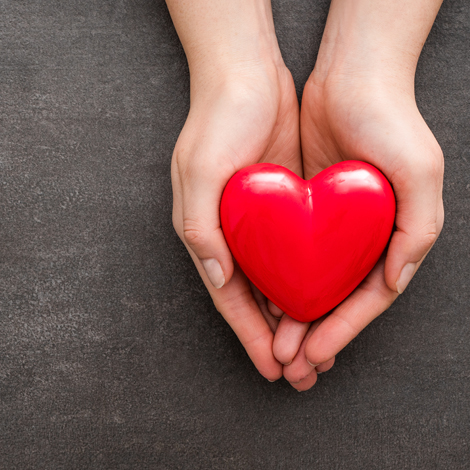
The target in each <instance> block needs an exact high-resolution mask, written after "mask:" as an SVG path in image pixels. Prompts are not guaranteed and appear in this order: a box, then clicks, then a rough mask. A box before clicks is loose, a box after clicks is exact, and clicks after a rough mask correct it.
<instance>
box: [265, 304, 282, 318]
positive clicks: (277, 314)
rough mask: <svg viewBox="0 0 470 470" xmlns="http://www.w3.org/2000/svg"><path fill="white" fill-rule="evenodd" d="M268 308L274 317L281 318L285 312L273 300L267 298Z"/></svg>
mask: <svg viewBox="0 0 470 470" xmlns="http://www.w3.org/2000/svg"><path fill="white" fill-rule="evenodd" d="M267 305H268V310H269V312H270V313H271V315H273V316H274V317H277V318H279V319H280V318H281V317H282V315H284V312H283V311H282V310H281V309H280V308H279V307H278V306H277V305H276V304H274V303H273V302H272V301H271V300H269V299H267Z"/></svg>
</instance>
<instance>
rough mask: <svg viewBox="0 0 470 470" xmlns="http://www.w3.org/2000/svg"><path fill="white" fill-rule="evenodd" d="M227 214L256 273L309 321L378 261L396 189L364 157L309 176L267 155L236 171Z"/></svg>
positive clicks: (230, 236)
mask: <svg viewBox="0 0 470 470" xmlns="http://www.w3.org/2000/svg"><path fill="white" fill-rule="evenodd" d="M220 216H221V223H222V230H223V232H224V235H225V238H226V240H227V243H228V246H229V248H230V250H231V252H232V254H233V256H234V258H235V259H236V261H237V262H238V264H239V265H240V267H241V269H242V270H243V271H244V273H245V274H246V275H247V276H248V278H249V279H250V280H251V281H252V282H253V284H254V285H255V286H256V287H258V289H259V290H260V291H261V292H262V293H263V294H264V295H265V296H266V297H267V298H268V299H270V300H272V301H273V302H274V303H275V304H276V305H277V306H278V307H279V308H281V309H282V310H283V311H284V312H285V313H287V314H288V315H290V316H291V317H292V318H295V319H296V320H299V321H303V322H307V321H313V320H315V319H317V318H319V317H321V316H322V315H324V314H325V313H327V312H328V311H330V310H331V309H332V308H334V307H336V306H337V305H338V304H339V303H340V302H342V301H343V300H344V299H345V298H346V297H347V296H348V295H349V294H350V293H351V292H352V291H353V290H354V289H355V288H356V287H357V285H358V284H359V283H360V282H361V281H362V280H363V279H364V278H365V277H366V275H367V274H368V273H369V272H370V270H371V269H372V268H373V267H374V265H375V264H376V263H377V261H378V259H379V258H380V255H381V254H382V252H383V251H384V249H385V247H386V245H387V242H388V240H389V238H390V234H391V232H392V228H393V222H394V219H395V196H394V194H393V190H392V188H391V186H390V183H389V182H388V181H387V179H386V178H385V177H384V175H383V174H382V173H381V172H380V171H378V170H377V169H376V168H375V167H373V166H372V165H369V164H367V163H364V162H359V161H354V160H349V161H344V162H341V163H337V164H336V165H333V166H331V167H329V168H327V169H326V170H324V171H322V172H321V173H319V174H318V175H316V176H315V177H314V178H312V179H311V180H309V181H305V180H303V179H302V178H299V177H298V176H297V175H295V174H294V173H292V172H291V171H289V170H287V169H286V168H284V167H282V166H279V165H273V164H270V163H260V164H257V165H252V166H249V167H247V168H244V169H243V170H240V171H239V172H238V173H236V174H235V175H234V176H233V177H232V178H231V179H230V181H229V182H228V184H227V186H226V187H225V190H224V193H223V196H222V202H221V206H220Z"/></svg>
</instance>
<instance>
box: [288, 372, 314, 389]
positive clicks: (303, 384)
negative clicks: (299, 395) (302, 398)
mask: <svg viewBox="0 0 470 470" xmlns="http://www.w3.org/2000/svg"><path fill="white" fill-rule="evenodd" d="M317 378H318V374H317V372H316V371H315V370H313V371H312V372H310V374H309V375H307V377H305V378H304V379H303V380H301V381H300V382H299V383H291V385H292V387H294V388H295V389H296V390H297V391H298V392H306V391H307V390H310V389H311V388H312V387H313V386H314V385H315V384H316V383H317Z"/></svg>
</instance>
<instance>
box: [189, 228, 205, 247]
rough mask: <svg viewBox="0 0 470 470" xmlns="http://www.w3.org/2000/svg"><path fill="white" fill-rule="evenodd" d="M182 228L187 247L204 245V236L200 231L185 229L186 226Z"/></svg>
mask: <svg viewBox="0 0 470 470" xmlns="http://www.w3.org/2000/svg"><path fill="white" fill-rule="evenodd" d="M183 227H184V228H183V237H184V240H185V242H186V243H187V244H188V245H189V246H191V247H196V246H201V245H205V242H206V235H205V233H204V232H203V231H202V230H199V229H197V228H193V227H187V226H186V225H183Z"/></svg>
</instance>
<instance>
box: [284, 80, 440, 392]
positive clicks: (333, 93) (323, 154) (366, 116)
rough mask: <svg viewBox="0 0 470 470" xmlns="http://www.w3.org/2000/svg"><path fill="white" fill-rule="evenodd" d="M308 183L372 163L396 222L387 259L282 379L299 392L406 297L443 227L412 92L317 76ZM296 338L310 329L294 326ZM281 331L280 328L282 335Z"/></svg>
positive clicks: (309, 118) (436, 173)
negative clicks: (338, 168)
mask: <svg viewBox="0 0 470 470" xmlns="http://www.w3.org/2000/svg"><path fill="white" fill-rule="evenodd" d="M301 142H302V158H303V168H304V177H305V179H310V178H312V177H313V176H315V175H316V174H317V173H318V172H320V171H321V170H323V169H325V168H326V167H328V166H330V165H332V164H334V163H337V162H339V161H342V160H348V159H354V160H361V161H365V162H368V163H370V164H372V165H374V166H376V167H377V168H378V169H379V170H381V171H382V172H383V173H384V175H385V176H386V177H387V178H388V180H389V181H390V183H391V184H392V186H393V189H394V192H395V196H396V201H397V214H396V220H395V230H394V232H393V234H392V238H391V241H390V245H389V247H388V251H387V252H386V254H384V256H382V258H381V259H380V260H379V262H378V264H377V265H376V266H375V268H374V269H373V270H372V271H371V273H370V274H369V275H368V276H367V277H366V279H365V280H364V281H363V282H362V283H361V284H360V285H359V286H358V288H357V289H356V290H355V291H354V292H353V293H352V294H351V295H350V296H349V297H348V298H347V299H346V300H344V301H343V302H342V303H341V304H340V305H339V306H338V307H336V308H335V309H334V310H333V311H332V312H331V313H330V314H329V315H328V316H326V317H325V318H323V319H320V320H319V321H317V322H315V323H313V324H312V325H311V326H310V328H309V330H308V331H307V333H306V335H305V337H304V339H303V341H302V343H301V346H300V348H299V351H298V353H297V354H296V356H295V359H294V360H293V363H292V364H291V365H289V366H286V367H284V376H285V377H286V378H287V380H289V381H290V382H291V383H292V384H293V386H294V387H295V388H297V389H298V390H306V389H308V388H310V387H311V386H312V385H313V384H314V383H315V381H316V371H315V367H316V368H317V370H322V369H323V368H329V367H331V365H332V364H333V360H334V356H335V355H336V354H337V353H338V352H339V351H340V350H341V349H343V348H344V347H345V346H346V345H347V344H348V343H349V342H350V341H351V340H352V339H353V338H354V337H355V336H356V335H357V334H358V333H359V332H360V331H362V330H363V329H364V328H365V327H366V326H367V325H368V324H369V323H370V322H371V321H372V320H373V319H375V318H376V317H377V316H379V315H380V314H381V313H382V312H383V311H385V310H386V309H387V308H388V307H389V306H390V305H391V304H392V303H393V301H394V300H395V299H396V298H397V296H398V295H399V294H401V293H402V292H403V291H404V290H405V288H406V286H407V285H408V283H409V282H410V280H411V278H412V277H413V276H414V274H415V272H416V270H417V269H418V267H419V266H420V264H421V263H422V262H423V259H424V257H425V256H426V254H427V253H428V252H429V250H430V249H431V247H432V246H433V244H434V242H435V241H436V239H437V237H438V235H439V233H440V231H441V229H442V225H443V221H444V210H443V203H442V184H443V168H444V166H443V156H442V151H441V149H440V147H439V145H438V143H437V141H436V139H435V138H434V136H433V134H432V132H431V131H430V129H429V128H428V126H427V125H426V123H425V121H424V120H423V118H422V116H421V114H420V113H419V111H418V108H417V106H416V102H415V99H414V96H413V93H412V92H407V90H406V89H405V90H404V89H403V88H400V87H394V86H393V85H392V84H391V83H390V82H388V83H386V82H381V81H380V80H370V81H368V80H367V77H364V76H363V77H356V78H355V77H354V76H345V75H338V76H335V75H334V74H333V75H329V77H328V80H322V79H321V77H318V75H317V74H316V73H315V71H314V72H313V73H312V75H311V77H310V78H309V80H308V82H307V84H306V87H305V90H304V94H303V99H302V110H301ZM291 327H292V328H297V330H298V331H301V330H302V329H304V331H305V330H306V326H305V325H294V326H291ZM278 331H280V328H279V330H278Z"/></svg>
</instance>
